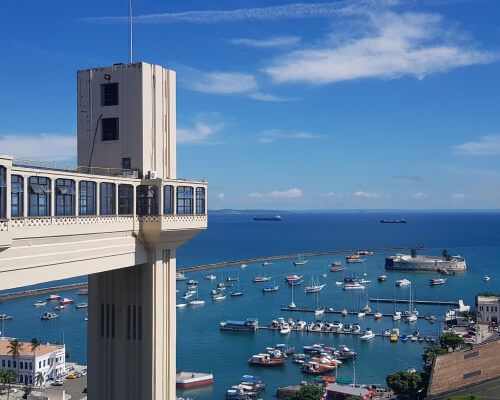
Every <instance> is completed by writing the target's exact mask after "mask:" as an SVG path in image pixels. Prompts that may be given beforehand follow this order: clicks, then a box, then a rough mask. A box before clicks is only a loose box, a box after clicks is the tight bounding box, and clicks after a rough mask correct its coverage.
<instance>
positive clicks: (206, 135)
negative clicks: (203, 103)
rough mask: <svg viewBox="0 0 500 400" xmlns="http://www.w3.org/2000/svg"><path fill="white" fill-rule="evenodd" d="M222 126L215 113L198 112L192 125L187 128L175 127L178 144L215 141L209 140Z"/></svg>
mask: <svg viewBox="0 0 500 400" xmlns="http://www.w3.org/2000/svg"><path fill="white" fill-rule="evenodd" d="M223 128H224V123H222V122H220V121H219V117H218V115H217V114H216V113H205V114H200V115H198V116H197V117H196V121H195V122H194V125H193V126H191V127H188V128H177V143H179V144H207V143H212V144H214V143H217V142H213V141H210V140H211V139H212V138H213V137H214V135H215V134H217V133H218V132H220V131H221V130H222V129H223Z"/></svg>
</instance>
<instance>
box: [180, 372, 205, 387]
mask: <svg viewBox="0 0 500 400" xmlns="http://www.w3.org/2000/svg"><path fill="white" fill-rule="evenodd" d="M212 383H214V376H213V375H212V374H206V373H200V372H184V371H180V372H177V373H176V374H175V385H176V387H177V388H181V389H187V388H193V387H199V386H206V385H211V384H212Z"/></svg>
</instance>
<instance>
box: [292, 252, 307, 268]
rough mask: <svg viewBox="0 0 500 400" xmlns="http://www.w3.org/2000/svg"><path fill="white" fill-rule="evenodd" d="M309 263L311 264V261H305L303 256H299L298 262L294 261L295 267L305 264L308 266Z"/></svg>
mask: <svg viewBox="0 0 500 400" xmlns="http://www.w3.org/2000/svg"><path fill="white" fill-rule="evenodd" d="M308 262H309V260H304V259H303V258H302V254H299V260H298V261H294V262H293V265H295V266H299V265H305V264H307V263H308Z"/></svg>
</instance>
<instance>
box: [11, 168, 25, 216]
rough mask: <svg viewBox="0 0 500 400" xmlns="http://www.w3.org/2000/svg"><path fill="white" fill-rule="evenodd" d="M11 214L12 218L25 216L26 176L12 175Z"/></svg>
mask: <svg viewBox="0 0 500 400" xmlns="http://www.w3.org/2000/svg"><path fill="white" fill-rule="evenodd" d="M14 181H15V182H14ZM10 216H11V217H12V218H21V217H24V177H23V176H22V175H11V176H10Z"/></svg>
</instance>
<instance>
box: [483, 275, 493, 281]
mask: <svg viewBox="0 0 500 400" xmlns="http://www.w3.org/2000/svg"><path fill="white" fill-rule="evenodd" d="M490 279H491V278H490V277H489V276H488V275H485V276H483V281H485V282H488V281H489V280H490Z"/></svg>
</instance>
